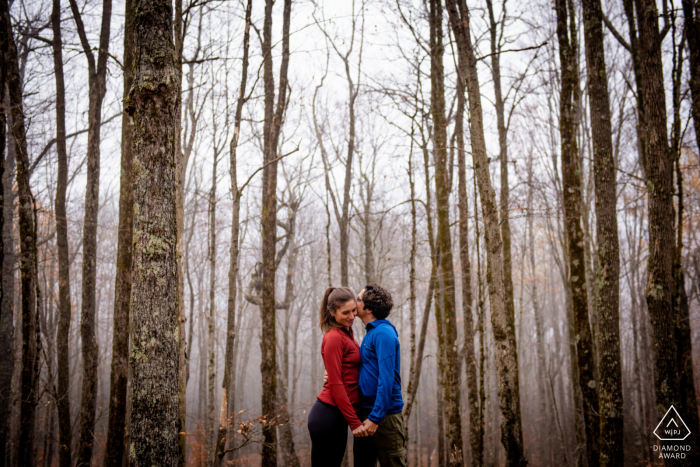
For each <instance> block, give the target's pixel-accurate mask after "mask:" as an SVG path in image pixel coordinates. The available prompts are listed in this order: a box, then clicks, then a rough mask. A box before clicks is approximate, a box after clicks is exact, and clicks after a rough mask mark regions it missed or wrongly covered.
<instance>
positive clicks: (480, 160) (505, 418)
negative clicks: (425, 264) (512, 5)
mask: <svg viewBox="0 0 700 467" xmlns="http://www.w3.org/2000/svg"><path fill="white" fill-rule="evenodd" d="M447 11H448V12H449V15H450V23H451V25H452V30H453V31H454V34H455V39H456V42H457V50H458V53H459V57H460V60H464V63H465V64H466V66H465V70H466V71H465V76H464V79H465V82H466V88H467V92H468V95H469V114H470V117H471V118H470V125H471V132H470V133H471V143H472V155H473V158H474V166H475V172H476V178H477V182H478V185H479V197H480V199H481V207H482V211H483V216H484V224H485V237H486V252H487V274H486V276H487V282H488V287H489V302H490V304H491V321H492V329H493V336H494V341H495V345H496V350H495V354H496V371H497V374H498V381H499V384H498V397H499V402H500V407H501V415H502V417H501V441H502V443H503V446H504V447H505V450H506V465H507V466H519V465H525V464H526V463H527V461H526V460H525V454H524V450H523V433H522V421H521V415H520V386H519V375H518V372H519V369H518V353H517V346H516V342H515V335H514V332H513V331H514V329H515V326H514V323H513V322H512V317H510V316H509V315H508V311H507V308H506V305H505V301H506V297H505V285H504V279H503V276H504V272H503V267H504V266H503V254H502V248H501V247H502V245H501V241H500V240H501V232H500V226H499V218H498V209H497V206H496V194H495V191H494V189H493V186H492V185H491V178H490V174H489V167H488V157H487V154H486V141H485V139H484V123H483V116H482V108H481V94H480V88H479V77H478V75H477V70H476V56H475V55H474V49H473V46H472V43H471V38H470V34H471V33H470V25H469V10H468V8H467V4H466V1H465V0H447Z"/></svg>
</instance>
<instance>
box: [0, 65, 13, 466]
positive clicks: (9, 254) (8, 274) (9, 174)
mask: <svg viewBox="0 0 700 467" xmlns="http://www.w3.org/2000/svg"><path fill="white" fill-rule="evenodd" d="M4 57H5V56H4V55H3V59H2V62H3V63H5V66H6V68H5V72H6V74H5V77H7V67H8V66H9V65H8V64H7V63H6V59H5V58H4ZM5 82H6V83H7V80H5ZM5 89H7V88H6V87H5ZM0 98H2V101H3V104H4V112H3V114H4V116H5V120H6V125H7V126H6V130H5V135H6V138H7V143H6V144H7V146H6V148H5V149H6V152H7V154H6V157H5V160H4V164H5V176H4V177H3V224H4V226H3V230H2V239H3V240H2V243H3V258H2V302H1V305H0V315H2V316H3V318H2V319H1V320H0V326H2V331H1V332H2V335H3V336H9V340H4V341H3V343H2V344H0V345H6V346H7V348H6V350H7V352H8V353H6V354H5V355H12V358H7V359H3V363H2V365H3V373H2V377H3V378H7V379H3V380H2V388H3V391H7V393H6V394H5V393H4V392H3V394H5V395H4V396H2V397H6V399H5V400H6V401H7V404H8V407H7V414H8V416H7V419H6V420H7V424H5V423H2V424H1V425H0V430H5V431H0V441H2V440H3V439H4V440H5V441H4V442H3V444H2V446H0V452H2V453H4V457H3V460H2V461H0V462H3V461H8V462H9V461H10V457H11V451H12V449H9V448H8V446H9V445H8V443H7V441H8V440H9V439H10V437H11V433H12V421H11V420H10V414H11V413H12V407H11V405H10V404H11V403H12V397H13V395H12V377H13V375H14V374H15V365H16V362H15V360H16V357H15V353H14V344H13V343H14V341H15V340H16V335H15V326H14V317H15V258H16V257H15V237H14V212H15V209H14V206H15V203H14V200H15V192H14V173H15V140H14V138H13V137H12V113H11V111H10V97H9V93H7V92H3V93H2V96H0ZM0 407H2V406H0ZM3 437H4V438H3Z"/></svg>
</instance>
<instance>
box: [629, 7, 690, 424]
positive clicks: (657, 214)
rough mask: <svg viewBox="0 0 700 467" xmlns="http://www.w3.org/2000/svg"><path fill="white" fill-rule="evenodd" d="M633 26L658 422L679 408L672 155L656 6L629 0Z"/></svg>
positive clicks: (649, 304)
mask: <svg viewBox="0 0 700 467" xmlns="http://www.w3.org/2000/svg"><path fill="white" fill-rule="evenodd" d="M634 4H635V10H636V12H637V25H638V27H639V62H640V64H641V66H640V68H639V78H640V82H641V84H642V86H641V89H638V90H637V92H638V93H639V94H640V95H641V99H642V101H643V103H644V104H643V105H644V118H643V121H642V125H643V126H642V133H644V134H645V135H646V136H645V145H646V148H645V149H646V151H645V153H644V154H643V156H644V169H645V175H646V180H647V183H648V184H650V186H651V187H652V189H650V190H649V194H648V199H649V257H648V260H647V271H648V278H647V287H646V301H647V307H648V310H649V318H650V321H651V336H652V343H653V345H652V350H653V358H654V385H655V388H656V411H657V415H658V416H659V417H662V416H663V415H664V413H665V411H666V410H667V409H668V407H670V406H671V405H673V404H678V403H679V399H678V397H679V391H678V378H679V375H678V360H677V344H676V339H669V338H668V336H670V335H673V334H674V332H675V331H674V329H675V328H674V326H675V325H674V322H675V320H676V317H675V312H674V306H673V290H674V289H675V287H674V281H673V257H674V255H675V248H676V245H675V243H676V242H675V240H676V239H675V236H674V208H673V191H674V190H673V155H672V154H671V151H670V148H669V146H668V137H667V133H666V132H667V129H666V98H665V91H664V79H663V64H662V63H661V40H662V38H661V35H660V33H659V20H658V16H659V15H658V10H657V8H656V2H653V1H651V0H635V2H634Z"/></svg>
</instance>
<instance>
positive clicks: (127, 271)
mask: <svg viewBox="0 0 700 467" xmlns="http://www.w3.org/2000/svg"><path fill="white" fill-rule="evenodd" d="M133 15H134V11H133V1H132V0H126V2H125V5H124V99H126V98H127V97H128V95H129V90H130V89H131V84H132V82H133V63H134V55H133V52H134V50H133V48H134V31H133V26H134V17H133ZM133 140H134V137H133V129H132V127H131V119H130V118H129V116H128V115H127V113H126V112H123V114H122V147H121V150H122V154H121V156H122V158H121V179H120V181H119V237H118V239H117V277H116V280H115V286H114V291H115V292H114V325H113V328H112V335H113V337H112V372H111V376H110V385H109V392H110V395H109V423H108V426H107V447H106V451H105V467H122V459H123V456H124V436H125V433H126V412H127V400H126V388H127V382H128V378H129V309H130V304H131V279H132V278H131V261H132V248H133V247H132V242H133V227H134V187H133V180H132V176H133V159H134V152H133Z"/></svg>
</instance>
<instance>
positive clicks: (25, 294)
mask: <svg viewBox="0 0 700 467" xmlns="http://www.w3.org/2000/svg"><path fill="white" fill-rule="evenodd" d="M0 36H2V37H3V44H2V47H0V50H2V51H3V52H2V54H3V60H2V61H3V63H4V66H5V72H6V78H5V79H6V86H7V89H8V94H9V104H10V109H9V111H10V112H9V113H10V115H11V116H12V125H11V126H10V129H11V133H12V137H13V139H14V145H15V154H16V158H17V189H18V192H19V208H18V211H19V231H20V281H21V288H20V290H21V293H22V301H21V329H22V333H21V335H22V354H21V363H20V365H21V368H20V409H19V435H18V441H19V443H18V444H19V446H18V453H17V460H16V462H17V464H18V465H32V464H33V463H34V462H33V455H34V421H35V409H36V401H37V393H36V389H37V388H36V383H37V374H36V373H37V368H36V366H37V363H38V358H39V356H38V351H37V313H36V312H37V310H36V283H35V262H36V256H35V245H36V240H35V238H36V230H35V224H34V197H33V195H32V191H31V187H30V184H29V154H28V152H27V129H26V124H25V114H24V110H23V101H22V82H21V78H20V69H19V63H18V54H17V45H16V44H15V41H14V35H13V33H12V20H11V17H10V8H9V4H8V2H7V0H2V1H0ZM6 115H7V113H6Z"/></svg>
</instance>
